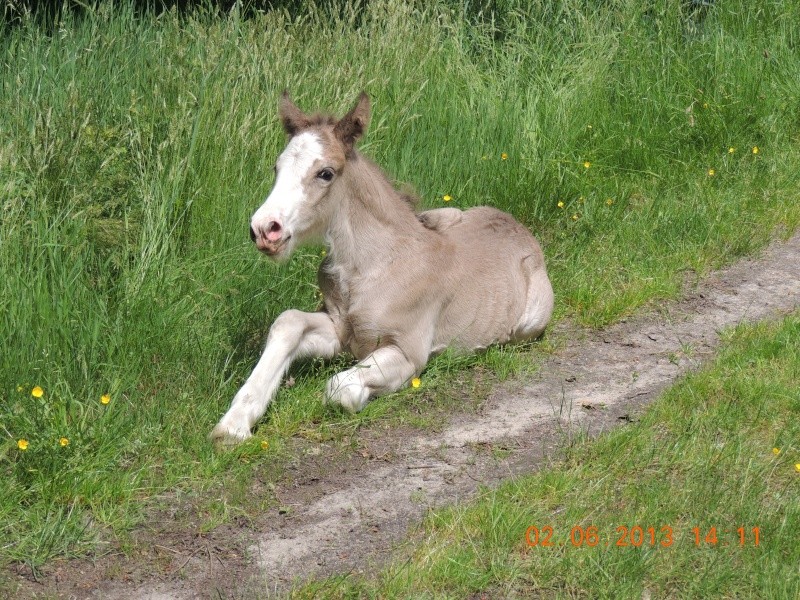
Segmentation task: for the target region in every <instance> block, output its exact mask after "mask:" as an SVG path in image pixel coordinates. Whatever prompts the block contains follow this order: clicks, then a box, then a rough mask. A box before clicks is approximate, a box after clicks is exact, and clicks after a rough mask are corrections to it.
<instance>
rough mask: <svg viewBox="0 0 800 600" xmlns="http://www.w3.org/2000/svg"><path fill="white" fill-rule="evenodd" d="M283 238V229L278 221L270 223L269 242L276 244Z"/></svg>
mask: <svg viewBox="0 0 800 600" xmlns="http://www.w3.org/2000/svg"><path fill="white" fill-rule="evenodd" d="M281 237H283V228H282V227H281V224H280V223H278V222H277V221H270V222H269V224H268V225H267V240H269V241H270V242H276V241H278V240H279V239H281Z"/></svg>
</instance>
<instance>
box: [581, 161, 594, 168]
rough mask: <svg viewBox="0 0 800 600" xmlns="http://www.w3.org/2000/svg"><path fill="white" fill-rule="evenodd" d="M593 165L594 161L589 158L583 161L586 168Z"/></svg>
mask: <svg viewBox="0 0 800 600" xmlns="http://www.w3.org/2000/svg"><path fill="white" fill-rule="evenodd" d="M591 166H592V163H590V162H589V161H588V160H585V161H583V168H584V169H588V168H589V167H591Z"/></svg>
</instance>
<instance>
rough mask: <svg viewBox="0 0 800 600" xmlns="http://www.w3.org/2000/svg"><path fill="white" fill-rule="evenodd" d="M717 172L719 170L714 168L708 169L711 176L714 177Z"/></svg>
mask: <svg viewBox="0 0 800 600" xmlns="http://www.w3.org/2000/svg"><path fill="white" fill-rule="evenodd" d="M716 174H717V172H716V171H715V170H714V169H709V170H708V176H709V177H713V176H714V175H716Z"/></svg>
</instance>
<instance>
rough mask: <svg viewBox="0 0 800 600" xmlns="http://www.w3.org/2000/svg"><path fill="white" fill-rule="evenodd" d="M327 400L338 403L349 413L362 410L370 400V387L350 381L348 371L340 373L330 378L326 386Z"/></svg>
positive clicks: (330, 402)
mask: <svg viewBox="0 0 800 600" xmlns="http://www.w3.org/2000/svg"><path fill="white" fill-rule="evenodd" d="M325 402H326V403H327V404H338V405H339V406H341V407H342V408H343V409H345V410H346V411H347V412H349V413H357V412H359V411H361V410H362V409H363V408H364V407H365V406H366V405H367V402H369V389H367V388H366V387H364V386H363V385H361V384H360V383H356V382H354V381H348V377H347V373H339V374H338V375H334V376H333V377H331V378H330V379H329V380H328V384H327V385H326V386H325Z"/></svg>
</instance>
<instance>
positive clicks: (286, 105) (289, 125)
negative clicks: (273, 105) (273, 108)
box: [278, 90, 311, 137]
mask: <svg viewBox="0 0 800 600" xmlns="http://www.w3.org/2000/svg"><path fill="white" fill-rule="evenodd" d="M278 115H279V116H280V118H281V123H283V130H284V131H285V132H286V135H288V136H289V137H292V136H293V135H296V134H297V133H298V132H300V131H301V130H303V129H305V128H306V127H308V126H309V125H310V124H311V120H310V119H309V118H308V115H306V114H305V113H304V112H303V111H302V110H300V109H299V108H297V106H295V104H294V102H292V100H291V98H289V92H287V91H286V90H284V91H283V94H281V100H280V102H279V103H278Z"/></svg>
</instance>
